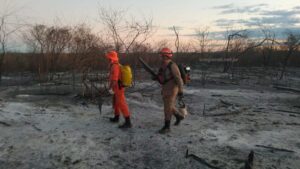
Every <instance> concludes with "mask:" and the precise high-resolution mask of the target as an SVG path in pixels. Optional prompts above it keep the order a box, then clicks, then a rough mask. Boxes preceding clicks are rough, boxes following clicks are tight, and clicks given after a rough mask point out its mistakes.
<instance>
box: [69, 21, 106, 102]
mask: <svg viewBox="0 0 300 169" xmlns="http://www.w3.org/2000/svg"><path fill="white" fill-rule="evenodd" d="M107 48H108V46H107V44H105V43H104V42H103V41H102V40H101V39H100V38H99V37H98V36H97V35H96V34H94V33H93V32H92V30H91V28H90V27H88V26H86V25H84V24H81V25H78V26H76V27H75V28H74V29H73V31H72V39H71V44H70V55H71V56H70V57H71V58H72V61H71V64H72V65H71V68H72V79H73V90H75V85H76V74H77V73H81V74H82V77H81V83H82V84H83V87H84V88H83V91H82V95H83V96H87V95H91V96H92V97H93V96H95V93H96V92H98V90H99V89H98V88H97V84H98V83H102V84H104V83H103V79H102V78H100V77H99V76H98V75H97V74H94V75H91V73H92V71H93V68H95V69H97V70H99V69H101V67H102V69H103V67H104V64H103V58H102V60H101V57H100V51H104V50H106V49H107ZM100 61H102V62H101V63H99V62H100ZM96 67H97V68H96Z"/></svg>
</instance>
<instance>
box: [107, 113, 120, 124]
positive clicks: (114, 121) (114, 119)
mask: <svg viewBox="0 0 300 169" xmlns="http://www.w3.org/2000/svg"><path fill="white" fill-rule="evenodd" d="M119 117H120V116H118V115H115V117H112V118H109V120H110V122H112V123H118V122H119Z"/></svg>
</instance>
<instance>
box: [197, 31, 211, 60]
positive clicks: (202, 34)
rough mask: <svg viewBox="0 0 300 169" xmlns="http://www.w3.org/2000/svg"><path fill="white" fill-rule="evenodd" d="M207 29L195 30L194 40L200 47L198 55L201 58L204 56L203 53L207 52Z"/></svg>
mask: <svg viewBox="0 0 300 169" xmlns="http://www.w3.org/2000/svg"><path fill="white" fill-rule="evenodd" d="M208 36H209V28H208V27H204V28H199V29H197V30H196V38H197V41H198V45H199V47H200V53H201V55H200V56H201V57H203V56H204V53H205V52H208V49H207V48H208V45H209V39H208Z"/></svg>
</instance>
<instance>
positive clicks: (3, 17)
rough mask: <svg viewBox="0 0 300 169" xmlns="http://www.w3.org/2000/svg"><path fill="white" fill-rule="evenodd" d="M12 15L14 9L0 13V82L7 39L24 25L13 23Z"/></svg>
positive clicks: (6, 49)
mask: <svg viewBox="0 0 300 169" xmlns="http://www.w3.org/2000/svg"><path fill="white" fill-rule="evenodd" d="M13 17H14V11H11V12H9V11H5V12H4V13H0V82H1V81H2V73H3V72H2V71H3V62H4V58H5V56H6V54H7V51H8V41H9V40H11V38H13V35H14V34H15V33H16V32H17V31H18V30H20V29H21V28H22V27H23V26H24V25H22V24H19V23H14V22H13V21H12V20H13V19H12V18H13Z"/></svg>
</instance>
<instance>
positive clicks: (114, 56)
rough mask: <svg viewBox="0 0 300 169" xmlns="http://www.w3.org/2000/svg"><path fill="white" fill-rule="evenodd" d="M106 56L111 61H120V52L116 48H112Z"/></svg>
mask: <svg viewBox="0 0 300 169" xmlns="http://www.w3.org/2000/svg"><path fill="white" fill-rule="evenodd" d="M105 57H106V58H107V59H108V60H109V61H110V62H118V61H119V58H118V53H117V52H116V51H114V50H111V51H109V52H107V53H106V54H105Z"/></svg>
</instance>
